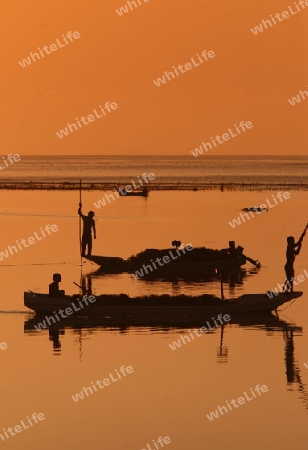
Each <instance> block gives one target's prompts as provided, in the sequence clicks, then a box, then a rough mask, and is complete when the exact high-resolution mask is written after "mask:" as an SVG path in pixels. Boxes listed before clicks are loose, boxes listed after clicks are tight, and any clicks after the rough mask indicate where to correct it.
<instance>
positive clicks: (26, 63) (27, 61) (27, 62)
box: [18, 31, 80, 69]
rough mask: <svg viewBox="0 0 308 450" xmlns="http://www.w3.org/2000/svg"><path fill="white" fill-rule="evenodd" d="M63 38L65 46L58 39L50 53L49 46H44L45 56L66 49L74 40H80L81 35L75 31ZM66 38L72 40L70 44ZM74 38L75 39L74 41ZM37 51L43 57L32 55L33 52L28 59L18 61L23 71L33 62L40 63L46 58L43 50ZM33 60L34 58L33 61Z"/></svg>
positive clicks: (51, 47) (51, 46) (39, 48)
mask: <svg viewBox="0 0 308 450" xmlns="http://www.w3.org/2000/svg"><path fill="white" fill-rule="evenodd" d="M62 38H63V41H64V42H65V44H63V42H62V44H63V45H61V42H60V41H59V39H56V43H57V44H51V45H50V46H49V49H50V51H49V49H48V46H47V45H44V47H43V50H44V52H45V54H46V55H50V54H51V53H52V52H55V51H57V50H58V48H62V47H65V46H66V45H68V44H69V43H70V42H73V40H74V39H79V38H80V34H79V32H78V31H74V32H72V31H69V32H68V33H67V35H66V36H64V34H62ZM66 38H68V39H69V40H70V42H68V40H67V39H66ZM73 38H74V39H73ZM37 49H38V51H39V52H40V55H41V56H40V55H39V54H38V53H32V52H31V53H30V55H29V56H28V57H27V58H25V59H23V60H22V61H18V64H19V65H20V66H21V67H22V68H23V69H24V68H25V67H27V66H30V64H31V63H32V61H33V62H35V61H38V60H39V59H41V58H45V54H44V52H43V50H41V47H38V48H37ZM31 58H32V61H31ZM35 58H36V59H35Z"/></svg>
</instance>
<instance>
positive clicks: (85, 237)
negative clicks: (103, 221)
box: [78, 203, 96, 256]
mask: <svg viewBox="0 0 308 450" xmlns="http://www.w3.org/2000/svg"><path fill="white" fill-rule="evenodd" d="M81 207H82V204H81V203H79V209H78V214H79V216H80V217H81V218H82V220H83V233H82V239H81V256H85V253H86V247H87V246H88V254H87V256H91V253H92V228H93V236H94V239H96V230H95V220H94V219H93V217H94V212H93V211H90V212H89V213H88V215H87V216H84V215H83V214H82V212H81Z"/></svg>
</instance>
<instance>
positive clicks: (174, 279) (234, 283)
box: [87, 268, 260, 292]
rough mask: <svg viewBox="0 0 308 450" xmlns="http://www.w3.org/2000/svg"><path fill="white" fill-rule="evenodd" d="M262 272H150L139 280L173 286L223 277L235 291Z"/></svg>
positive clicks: (100, 275) (100, 273)
mask: <svg viewBox="0 0 308 450" xmlns="http://www.w3.org/2000/svg"><path fill="white" fill-rule="evenodd" d="M259 272H260V269H259V268H251V269H249V270H248V269H232V270H228V271H223V272H222V273H221V272H220V271H217V270H216V269H213V270H212V271H209V272H205V273H204V274H202V275H200V274H199V275H193V274H187V275H184V274H181V275H180V276H175V275H171V274H169V275H168V274H166V275H163V276H162V275H159V276H158V275H155V274H154V273H153V274H148V275H147V276H144V277H142V278H138V282H141V283H145V284H146V283H147V284H152V283H154V282H155V283H172V286H176V285H178V283H180V282H186V283H189V284H195V283H197V284H199V283H213V282H220V281H221V278H222V281H223V284H224V285H228V286H229V291H231V292H233V291H234V290H235V288H236V287H239V286H243V285H244V282H245V281H247V280H248V279H249V278H250V277H252V276H254V275H257V274H258V273H259ZM105 276H108V277H109V274H108V273H106V272H104V271H102V270H101V269H99V270H96V271H95V272H92V273H89V274H87V277H89V278H91V279H93V280H95V279H99V278H103V277H105Z"/></svg>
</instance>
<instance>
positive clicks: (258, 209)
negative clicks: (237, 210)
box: [242, 206, 268, 212]
mask: <svg viewBox="0 0 308 450" xmlns="http://www.w3.org/2000/svg"><path fill="white" fill-rule="evenodd" d="M242 211H251V212H265V211H268V208H261V207H260V206H253V207H252V208H243V209H242Z"/></svg>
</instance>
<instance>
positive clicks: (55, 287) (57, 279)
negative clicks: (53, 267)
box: [49, 273, 65, 297]
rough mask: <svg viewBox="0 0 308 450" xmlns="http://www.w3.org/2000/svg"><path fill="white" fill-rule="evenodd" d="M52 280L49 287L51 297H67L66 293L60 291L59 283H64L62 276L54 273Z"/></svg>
mask: <svg viewBox="0 0 308 450" xmlns="http://www.w3.org/2000/svg"><path fill="white" fill-rule="evenodd" d="M52 279H53V282H52V283H50V285H49V295H50V297H63V296H64V295H65V291H63V290H60V289H59V283H61V281H62V278H61V274H60V273H54V274H53V276H52Z"/></svg>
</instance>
